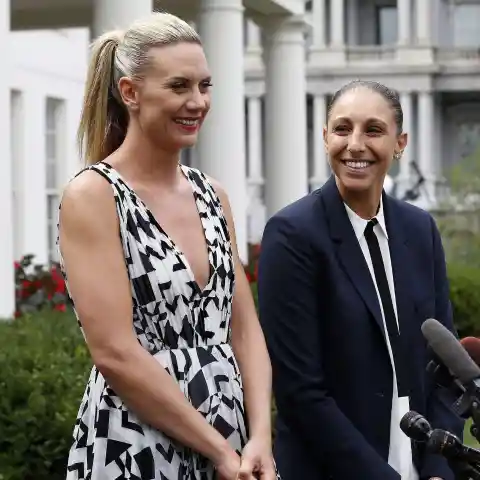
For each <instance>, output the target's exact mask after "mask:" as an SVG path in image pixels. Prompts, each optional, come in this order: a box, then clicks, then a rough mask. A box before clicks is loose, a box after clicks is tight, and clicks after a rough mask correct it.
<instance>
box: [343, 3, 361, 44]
mask: <svg viewBox="0 0 480 480" xmlns="http://www.w3.org/2000/svg"><path fill="white" fill-rule="evenodd" d="M359 1H360V0H348V3H347V19H346V24H347V40H346V41H347V44H348V45H358V44H359V35H358V34H359V28H360V22H359V20H358V17H359V5H358V2H359Z"/></svg>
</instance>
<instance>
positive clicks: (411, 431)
mask: <svg viewBox="0 0 480 480" xmlns="http://www.w3.org/2000/svg"><path fill="white" fill-rule="evenodd" d="M400 428H401V430H402V432H403V433H404V434H405V435H406V436H407V437H410V438H411V439H412V440H415V441H417V442H427V441H428V439H429V438H430V432H431V431H432V427H431V426H430V423H429V422H428V420H427V419H426V418H425V417H424V416H423V415H420V414H419V413H417V412H415V411H414V410H410V411H409V412H407V413H406V414H405V415H404V416H403V417H402V419H401V420H400Z"/></svg>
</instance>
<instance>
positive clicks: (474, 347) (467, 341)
mask: <svg viewBox="0 0 480 480" xmlns="http://www.w3.org/2000/svg"><path fill="white" fill-rule="evenodd" d="M460 343H461V344H462V346H463V348H464V349H465V350H466V351H467V353H468V354H469V355H470V358H471V359H472V360H473V361H474V362H475V363H476V364H477V365H478V366H480V339H479V338H477V337H465V338H462V339H461V340H460Z"/></svg>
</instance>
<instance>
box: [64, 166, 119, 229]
mask: <svg viewBox="0 0 480 480" xmlns="http://www.w3.org/2000/svg"><path fill="white" fill-rule="evenodd" d="M60 222H61V223H62V222H63V223H64V224H65V223H66V224H67V226H72V227H77V228H78V227H82V228H83V227H86V226H92V227H93V226H95V225H102V224H103V225H104V226H107V225H108V224H109V223H110V224H111V225H112V226H113V225H116V224H117V222H116V207H115V199H114V195H113V191H112V186H111V185H110V183H109V182H108V181H107V179H106V178H104V177H103V176H102V175H100V174H99V173H97V172H95V171H93V170H84V171H83V172H81V173H80V174H78V175H77V176H76V177H75V178H73V179H72V180H70V182H69V183H68V184H67V185H66V187H65V188H64V190H63V193H62V199H61V208H60ZM104 222H107V225H105V223H104Z"/></svg>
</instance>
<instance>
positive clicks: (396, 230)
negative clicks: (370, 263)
mask: <svg viewBox="0 0 480 480" xmlns="http://www.w3.org/2000/svg"><path fill="white" fill-rule="evenodd" d="M383 205H384V211H385V223H386V225H387V230H388V245H389V249H390V259H391V262H392V271H393V282H394V284H395V299H396V304H397V317H398V324H399V327H400V332H401V333H405V334H406V335H408V328H409V326H410V325H411V323H412V322H409V319H410V318H412V315H413V313H414V298H413V296H412V292H411V288H410V285H411V279H412V278H411V274H409V265H412V263H411V262H409V261H408V258H409V256H410V252H409V249H408V243H407V236H406V233H405V232H406V231H407V228H406V226H405V225H403V224H402V219H403V215H402V209H401V208H400V205H399V204H398V202H397V201H395V200H393V199H392V198H390V197H388V196H387V195H386V194H385V193H384V194H383Z"/></svg>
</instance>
